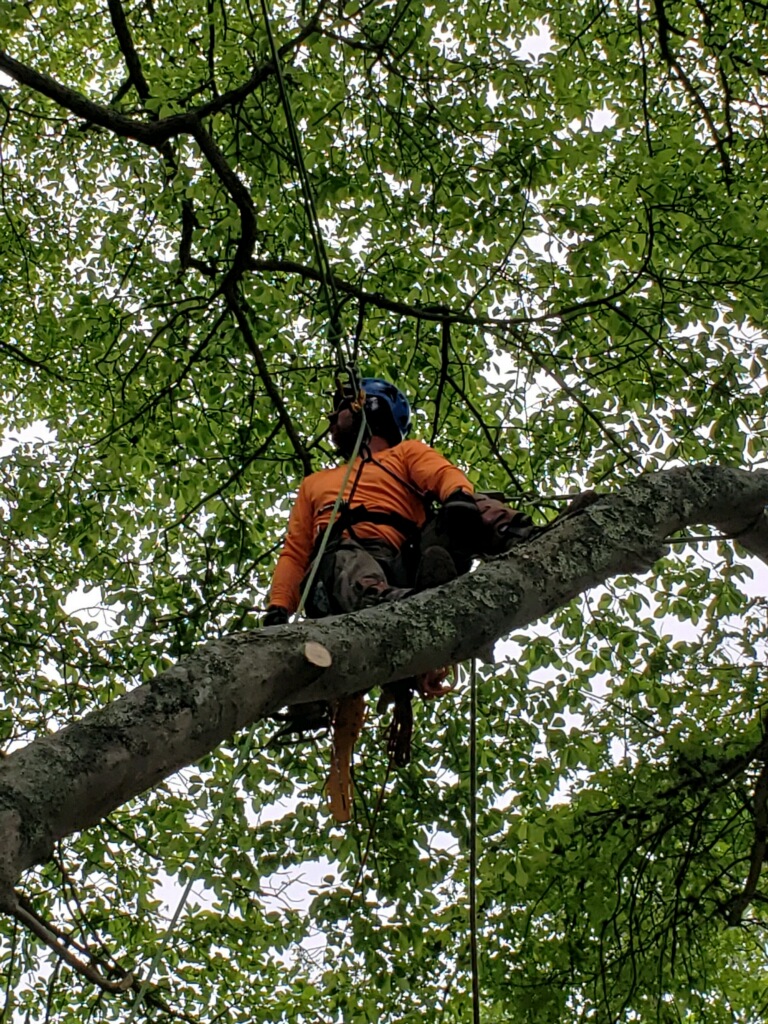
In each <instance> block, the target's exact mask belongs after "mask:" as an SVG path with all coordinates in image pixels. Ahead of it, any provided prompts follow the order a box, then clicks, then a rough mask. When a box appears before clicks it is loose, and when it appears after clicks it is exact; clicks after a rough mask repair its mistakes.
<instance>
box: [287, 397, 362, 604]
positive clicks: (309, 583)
mask: <svg viewBox="0 0 768 1024" xmlns="http://www.w3.org/2000/svg"><path fill="white" fill-rule="evenodd" d="M367 426H368V424H367V421H366V419H365V412H364V411H363V412H362V414H361V416H360V429H359V430H358V432H357V438H356V440H355V446H354V448H353V449H352V455H351V456H350V459H349V462H348V463H347V470H346V472H345V473H344V479H343V480H342V481H341V487H340V488H339V493H338V494H337V495H336V500H335V502H334V503H333V508H332V509H331V518H330V519H329V520H328V525H327V526H326V528H325V532H324V533H323V539H322V541H321V542H320V547H319V548H318V549H317V554H316V555H315V557H314V559H313V560H312V567H311V569H310V571H309V575H308V576H307V582H306V583H305V584H304V589H303V591H302V593H301V597H300V598H299V606H298V608H297V609H296V614H297V615H301V613H302V612H303V611H304V603H305V601H306V599H307V595H308V594H309V592H310V590H311V589H312V585H313V583H314V582H315V576H316V575H317V570H318V568H319V567H320V562H321V561H322V558H323V555H324V554H325V549H326V548H327V547H328V541H329V540H330V537H331V530H332V528H333V524H334V523H335V522H336V519H337V517H338V514H339V509H340V508H341V503H342V501H343V499H344V492H345V491H346V489H347V484H348V483H349V478H350V476H351V475H352V467H353V466H354V464H355V460H356V459H357V456H358V455H359V454H360V448H361V446H362V443H363V437H364V436H365V431H366V427H367ZM360 468H361V469H362V466H361V467H360ZM355 483H357V481H355ZM350 498H351V494H350Z"/></svg>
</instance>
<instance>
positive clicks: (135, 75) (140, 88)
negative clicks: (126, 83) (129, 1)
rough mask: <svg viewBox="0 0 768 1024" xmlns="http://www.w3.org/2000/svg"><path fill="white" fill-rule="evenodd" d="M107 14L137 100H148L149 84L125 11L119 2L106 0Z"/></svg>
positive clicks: (118, 0) (117, 0)
mask: <svg viewBox="0 0 768 1024" xmlns="http://www.w3.org/2000/svg"><path fill="white" fill-rule="evenodd" d="M108 5H109V14H110V17H111V18H112V27H113V28H114V30H115V35H116V36H117V42H118V44H119V46H120V49H121V51H122V53H123V57H124V58H125V66H126V67H127V68H128V75H129V78H130V81H131V84H132V85H133V87H134V89H135V90H136V92H137V93H138V94H139V98H140V99H141V100H142V101H143V100H148V99H149V95H150V93H149V84H148V83H147V80H146V78H145V77H144V71H143V70H142V67H141V61H140V60H139V55H138V53H137V52H136V47H135V46H134V44H133V39H132V37H131V30H130V28H129V27H128V21H127V19H126V17H125V11H124V10H123V5H122V4H121V2H120V0H108Z"/></svg>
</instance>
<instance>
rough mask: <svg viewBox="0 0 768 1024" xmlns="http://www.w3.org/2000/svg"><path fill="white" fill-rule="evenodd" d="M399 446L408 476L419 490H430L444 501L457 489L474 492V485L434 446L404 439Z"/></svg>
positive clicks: (469, 492)
mask: <svg viewBox="0 0 768 1024" xmlns="http://www.w3.org/2000/svg"><path fill="white" fill-rule="evenodd" d="M399 448H401V449H402V453H401V455H402V458H403V463H404V466H405V468H406V470H407V473H408V476H409V477H410V480H411V482H412V483H413V484H415V485H416V487H418V488H419V490H420V491H424V492H426V491H429V492H431V493H432V494H434V495H435V496H436V497H437V498H438V500H439V501H445V499H446V498H447V497H448V495H449V494H453V492H454V491H457V490H459V489H461V490H462V491H467V493H468V494H473V493H474V490H475V489H474V487H473V486H472V484H471V483H470V482H469V480H467V478H466V476H465V475H464V474H463V473H462V471H461V470H460V469H457V468H456V466H454V465H452V464H451V463H450V462H449V461H448V459H446V458H445V456H443V455H441V454H440V452H436V451H435V449H434V448H430V446H429V445H427V444H424V443H423V442H422V441H404V442H403V443H402V445H400V446H399ZM397 450H398V449H397V448H396V449H395V451H397Z"/></svg>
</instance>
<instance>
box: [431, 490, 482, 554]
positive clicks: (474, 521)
mask: <svg viewBox="0 0 768 1024" xmlns="http://www.w3.org/2000/svg"><path fill="white" fill-rule="evenodd" d="M438 519H439V521H440V525H441V526H442V528H443V529H444V530H445V531H446V532H447V534H448V536H449V537H450V539H451V541H452V542H453V543H457V544H460V545H461V544H464V545H466V546H467V547H472V546H475V545H476V543H477V541H476V538H477V537H478V536H479V535H480V531H481V530H482V527H483V522H482V517H481V515H480V509H479V508H478V507H477V502H476V501H475V498H474V495H472V494H467V492H466V491H461V490H457V491H454V492H453V493H452V494H449V495H448V497H447V498H446V499H445V501H444V502H443V507H442V508H441V509H440V512H439V514H438Z"/></svg>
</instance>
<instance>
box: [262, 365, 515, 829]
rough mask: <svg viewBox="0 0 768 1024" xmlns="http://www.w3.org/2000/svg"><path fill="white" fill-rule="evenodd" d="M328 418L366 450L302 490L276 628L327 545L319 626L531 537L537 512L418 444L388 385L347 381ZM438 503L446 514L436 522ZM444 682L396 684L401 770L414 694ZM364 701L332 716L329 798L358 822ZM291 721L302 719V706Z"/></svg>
mask: <svg viewBox="0 0 768 1024" xmlns="http://www.w3.org/2000/svg"><path fill="white" fill-rule="evenodd" d="M329 419H330V437H331V441H332V442H333V444H334V446H335V447H336V449H337V450H338V451H339V453H340V454H341V455H342V456H344V458H345V459H347V460H350V459H352V457H353V456H354V455H355V454H356V450H357V455H356V458H355V460H354V462H353V463H352V465H351V467H349V466H347V465H341V466H338V467H335V468H333V469H324V470H320V471H319V472H317V473H313V474H311V475H310V476H308V477H306V478H305V479H304V481H303V482H302V484H301V487H300V488H299V493H298V496H297V499H296V503H295V505H294V507H293V509H292V511H291V516H290V519H289V523H288V534H287V537H286V540H285V544H284V546H283V549H282V552H281V554H280V556H279V558H278V561H277V566H276V568H275V572H274V575H273V578H272V586H271V589H270V597H269V605H268V607H267V610H266V614H265V616H264V625H265V626H274V625H280V624H283V623H286V622H287V621H288V618H289V616H290V615H291V614H292V613H293V612H294V611H296V610H297V608H298V606H299V601H300V594H301V591H302V585H303V583H304V581H305V580H306V579H307V576H308V574H309V573H310V569H311V567H313V565H314V562H315V561H316V556H317V554H318V552H319V550H320V545H321V543H322V541H323V539H325V546H324V549H323V554H322V557H321V558H320V561H319V564H317V565H316V566H314V570H313V571H314V578H313V581H312V583H311V586H310V588H309V592H308V594H307V596H306V598H305V602H304V603H305V611H306V612H307V614H308V615H309V616H311V617H313V618H318V617H323V616H326V615H338V614H341V613H344V612H352V611H359V610H360V609H362V608H368V607H371V606H373V605H376V604H379V603H381V602H383V601H398V600H402V599H404V598H407V597H410V596H411V595H412V594H414V593H417V592H419V591H421V590H424V589H426V588H428V587H433V586H438V585H440V584H442V583H447V582H449V581H450V580H452V579H454V578H455V577H456V576H457V575H459V574H460V573H462V572H466V571H467V570H468V569H469V567H470V565H471V560H472V557H473V556H475V555H477V554H480V553H489V552H492V551H493V550H494V549H496V550H502V549H503V548H502V545H504V546H508V544H509V541H510V540H512V539H513V538H514V537H519V538H520V539H522V538H523V537H524V536H526V535H527V532H528V530H529V528H530V519H529V518H528V517H527V516H525V515H523V514H522V513H519V512H515V511H514V510H513V509H510V508H509V507H508V506H506V505H504V504H503V503H501V502H499V501H495V500H494V499H489V498H488V497H487V496H485V495H475V494H474V488H473V486H472V484H471V483H470V481H469V480H468V479H467V477H466V476H465V475H464V473H462V472H461V470H459V469H457V468H456V467H455V466H453V465H451V463H450V462H448V460H447V459H445V458H444V457H443V456H442V455H440V454H439V453H438V452H437V451H435V449H434V448H431V447H430V446H429V445H427V444H424V443H423V442H422V441H416V440H408V434H409V432H410V429H411V411H410V406H409V403H408V400H407V398H406V397H405V395H404V394H403V393H402V392H401V391H400V390H399V389H398V388H396V387H395V385H394V384H391V383H390V382H389V381H386V380H382V379H381V378H378V377H364V378H362V380H360V381H359V387H353V386H352V385H350V386H346V387H345V386H342V385H339V387H338V388H337V391H336V393H335V396H334V402H333V410H332V412H331V414H330V416H329ZM345 478H346V487H344V488H343V485H344V481H345ZM342 488H343V493H342V494H341V495H340V491H341V490H342ZM339 497H341V501H340V503H339V505H338V513H337V515H336V518H335V519H334V521H333V522H331V516H332V511H333V509H334V506H335V505H336V504H337V499H338V498H339ZM434 502H439V503H440V509H439V511H438V513H437V514H436V515H435V516H432V515H431V511H430V510H431V507H432V504H433V503H434ZM328 530H330V534H329V535H328V536H327V537H325V538H324V534H325V532H326V531H328ZM445 677H446V673H445V672H438V673H430V674H428V675H427V676H424V677H421V678H419V679H411V680H403V681H401V682H399V683H396V684H392V686H391V687H390V688H388V695H387V696H385V698H384V703H387V702H388V701H389V702H393V703H394V704H395V717H394V721H393V727H392V731H391V733H390V753H391V755H392V756H393V759H394V760H395V761H396V762H397V763H399V764H404V763H407V762H408V759H409V757H410V727H411V717H410V716H411V712H410V698H411V695H412V694H413V693H414V692H419V693H420V694H421V695H422V696H423V697H424V698H425V699H430V698H432V697H436V696H441V695H442V694H443V693H445V692H447V689H446V687H445V686H444V682H443V681H444V680H445ZM362 699H363V697H362V694H361V695H354V696H353V697H351V698H346V699H345V700H343V701H340V702H339V704H338V706H337V708H336V709H335V714H334V715H333V725H334V746H335V747H336V755H335V760H336V762H338V763H336V764H335V765H334V766H332V772H331V779H329V785H328V791H329V795H330V800H331V809H332V811H333V813H334V816H335V817H337V820H347V818H348V817H349V802H350V799H351V784H350V783H349V781H348V779H347V778H346V775H347V772H348V766H346V769H345V765H344V763H343V760H344V756H345V755H344V752H343V751H341V752H340V751H339V748H340V747H342V746H346V747H348V748H349V751H351V746H352V745H353V744H354V740H355V739H356V737H357V735H358V734H359V731H360V728H362V722H363V716H364V711H363V703H362ZM291 714H292V715H294V716H295V717H296V718H298V719H299V720H300V717H301V705H299V706H297V708H296V709H292V710H291ZM344 737H346V741H345V742H342V741H343V740H344ZM338 775H340V776H341V778H340V779H339V778H335V776H338ZM337 783H338V785H337Z"/></svg>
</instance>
